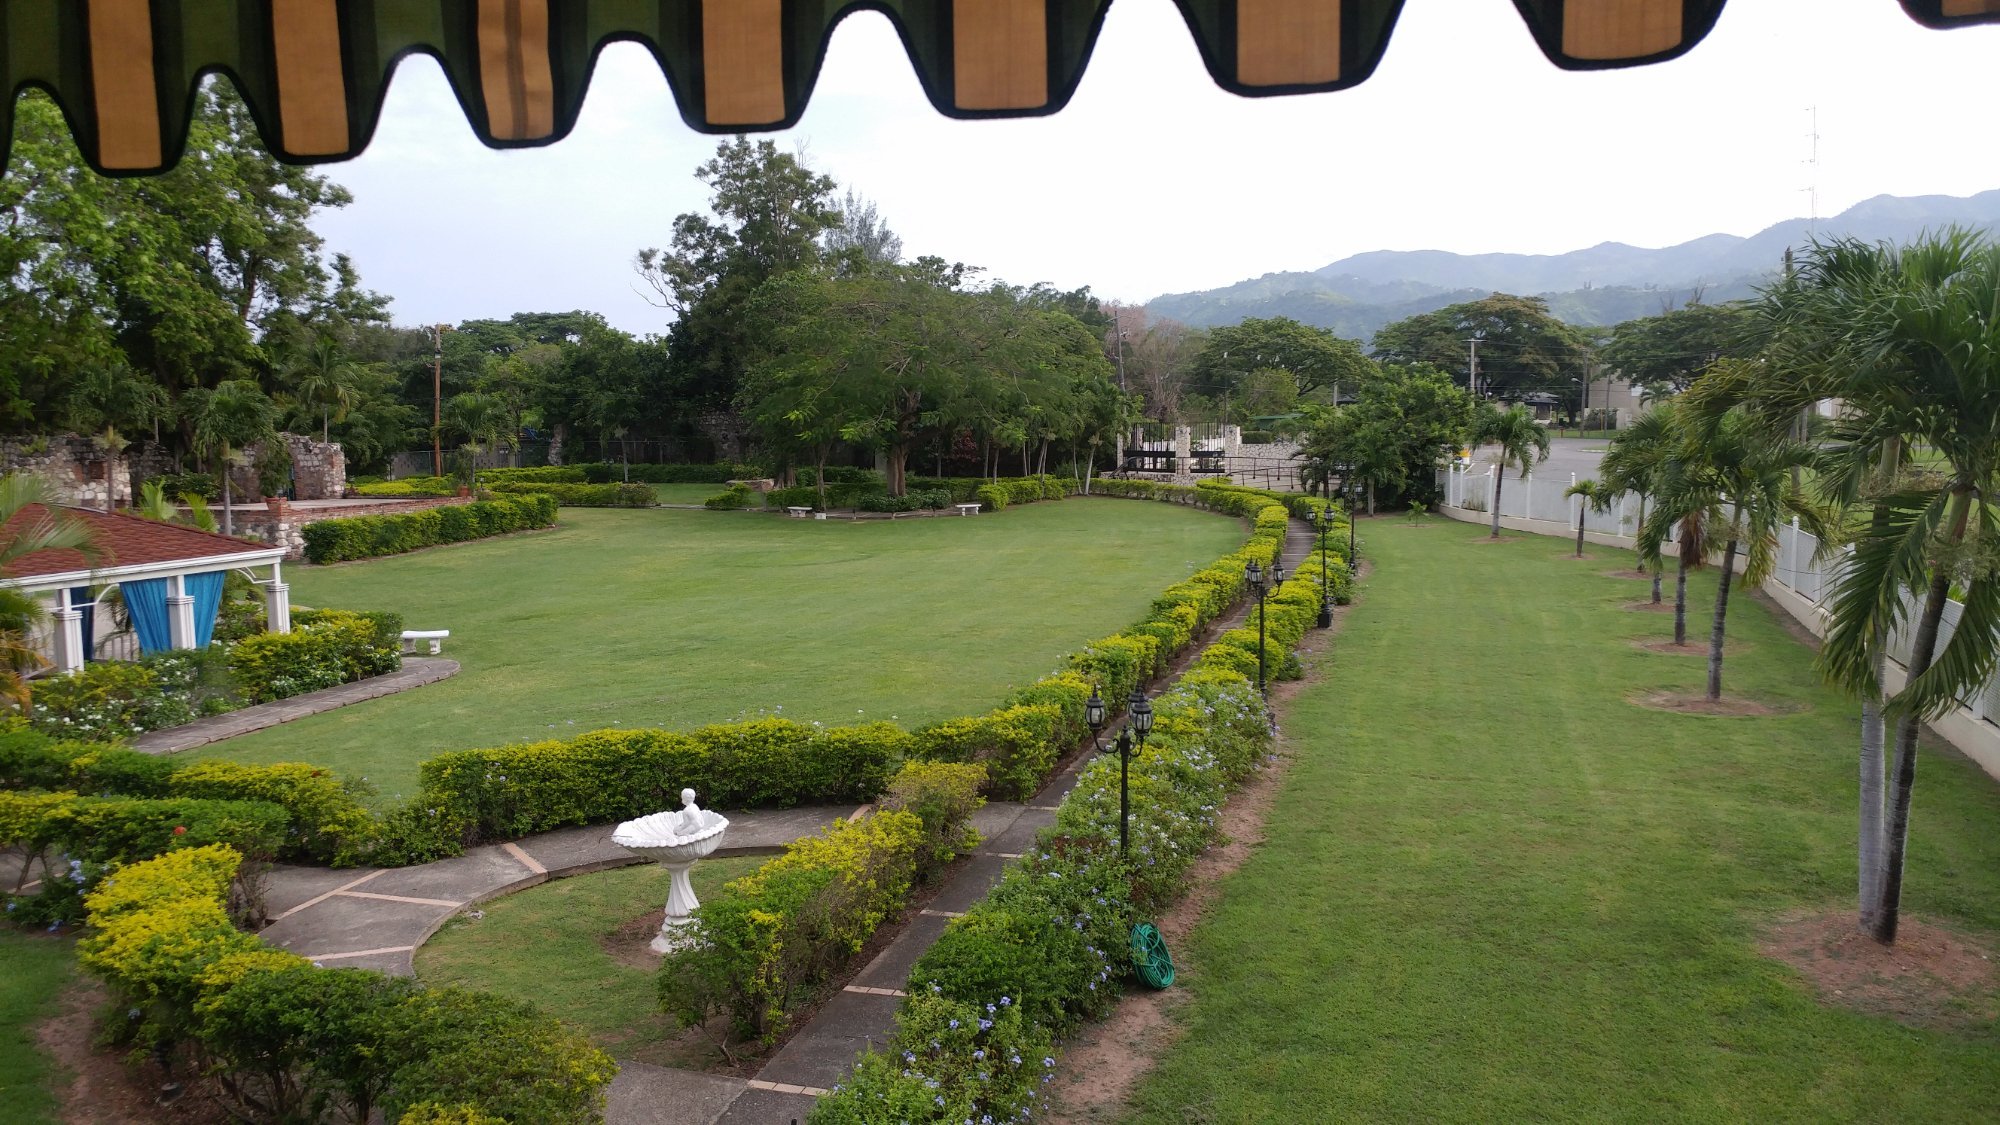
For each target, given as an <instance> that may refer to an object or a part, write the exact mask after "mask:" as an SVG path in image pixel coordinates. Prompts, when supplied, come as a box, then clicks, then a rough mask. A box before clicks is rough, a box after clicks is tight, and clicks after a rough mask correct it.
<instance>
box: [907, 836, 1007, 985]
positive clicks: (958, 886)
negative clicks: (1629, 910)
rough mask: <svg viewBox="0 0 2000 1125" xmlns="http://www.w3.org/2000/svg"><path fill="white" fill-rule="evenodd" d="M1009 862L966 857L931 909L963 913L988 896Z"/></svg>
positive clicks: (997, 859)
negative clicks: (987, 893) (988, 892)
mask: <svg viewBox="0 0 2000 1125" xmlns="http://www.w3.org/2000/svg"><path fill="white" fill-rule="evenodd" d="M1008 862H1009V861H1007V860H1004V859H1001V858H1000V857H999V856H997V855H985V854H981V855H975V856H973V857H972V858H971V859H969V860H966V861H965V866H964V867H961V868H959V869H958V874H956V875H954V876H953V877H952V879H951V881H950V882H948V883H946V884H945V885H944V889H943V890H941V891H939V892H938V893H937V895H936V897H934V898H932V899H931V904H930V909H932V910H937V911H945V912H949V913H952V914H963V913H965V912H966V911H967V910H970V909H972V905H973V904H974V903H976V902H978V901H979V900H980V899H982V898H985V897H986V892H987V891H990V890H992V889H993V886H994V884H996V883H998V882H999V881H1000V875H1001V873H1002V872H1004V871H1006V870H1007V864H1008ZM897 987H901V986H900V985H899V986H897Z"/></svg>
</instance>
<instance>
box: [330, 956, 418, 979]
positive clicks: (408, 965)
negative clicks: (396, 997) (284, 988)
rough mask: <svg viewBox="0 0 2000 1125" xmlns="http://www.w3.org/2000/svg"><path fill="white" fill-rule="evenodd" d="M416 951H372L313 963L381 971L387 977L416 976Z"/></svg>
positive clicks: (334, 967) (332, 967) (339, 967)
mask: <svg viewBox="0 0 2000 1125" xmlns="http://www.w3.org/2000/svg"><path fill="white" fill-rule="evenodd" d="M416 956H417V954H416V951H415V950H413V949H403V950H396V951H393V952H389V953H370V954H364V955H362V956H358V957H335V958H333V959H331V960H329V959H327V958H324V957H317V958H314V959H313V963H314V964H316V965H318V966H319V967H321V968H323V969H367V970H369V971H371V972H377V973H381V974H382V975H383V976H385V977H414V976H416V975H417V963H416Z"/></svg>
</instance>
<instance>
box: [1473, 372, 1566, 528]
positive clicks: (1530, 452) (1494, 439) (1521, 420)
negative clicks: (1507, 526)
mask: <svg viewBox="0 0 2000 1125" xmlns="http://www.w3.org/2000/svg"><path fill="white" fill-rule="evenodd" d="M1472 440H1473V443H1474V444H1475V445H1494V446H1498V448H1497V449H1496V450H1495V451H1494V457H1493V538H1495V539H1498V538H1500V482H1501V480H1502V479H1504V478H1505V477H1506V475H1507V470H1508V469H1509V468H1510V467H1512V466H1515V465H1519V466H1520V467H1521V478H1522V479H1523V480H1525V479H1527V476H1528V473H1529V471H1531V470H1532V469H1533V468H1534V467H1535V466H1536V465H1539V464H1541V463H1542V462H1544V461H1546V460H1548V459H1549V431H1548V430H1546V429H1544V428H1543V427H1542V425H1541V424H1540V423H1539V422H1536V421H1535V416H1534V415H1532V414H1530V413H1528V408H1527V407H1525V406H1519V405H1516V406H1512V407H1509V408H1508V409H1506V410H1488V411H1487V412H1486V416H1485V417H1483V418H1481V419H1480V420H1479V423H1478V426H1477V427H1476V428H1475V429H1474V431H1473V437H1472Z"/></svg>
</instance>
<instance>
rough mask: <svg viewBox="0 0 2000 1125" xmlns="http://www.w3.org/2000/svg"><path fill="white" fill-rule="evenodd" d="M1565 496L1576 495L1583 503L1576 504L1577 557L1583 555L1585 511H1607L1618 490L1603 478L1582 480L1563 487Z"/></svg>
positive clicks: (1616, 496)
mask: <svg viewBox="0 0 2000 1125" xmlns="http://www.w3.org/2000/svg"><path fill="white" fill-rule="evenodd" d="M1563 496H1564V497H1565V498H1568V497H1571V496H1575V497H1578V498H1580V499H1581V500H1582V501H1583V503H1581V504H1578V505H1577V506H1576V557H1577V558H1582V557H1583V514H1584V512H1585V511H1592V512H1606V511H1609V510H1610V509H1611V502H1612V501H1613V500H1616V499H1617V498H1618V490H1617V489H1615V488H1613V487H1611V486H1610V485H1609V484H1607V483H1605V482H1604V481H1601V480H1588V479H1586V480H1580V481H1577V482H1576V483H1575V484H1572V485H1570V486H1569V487H1568V488H1565V489H1563Z"/></svg>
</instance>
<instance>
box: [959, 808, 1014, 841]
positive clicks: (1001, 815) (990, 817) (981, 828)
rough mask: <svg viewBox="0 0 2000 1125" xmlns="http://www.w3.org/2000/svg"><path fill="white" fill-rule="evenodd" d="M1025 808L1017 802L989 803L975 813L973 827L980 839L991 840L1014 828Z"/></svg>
mask: <svg viewBox="0 0 2000 1125" xmlns="http://www.w3.org/2000/svg"><path fill="white" fill-rule="evenodd" d="M1025 807H1026V806H1024V805H1021V804H1019V803H1018V802H1015V801H988V802H986V804H985V805H983V806H981V807H980V808H978V809H976V810H974V811H973V814H972V827H973V829H974V830H975V831H977V832H978V833H979V838H980V839H982V840H990V839H992V838H993V837H995V836H998V835H1000V834H1001V833H1002V832H1005V831H1007V830H1008V829H1009V828H1012V827H1014V821H1016V820H1018V819H1019V818H1020V816H1021V810H1022V809H1023V808H1025Z"/></svg>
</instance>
